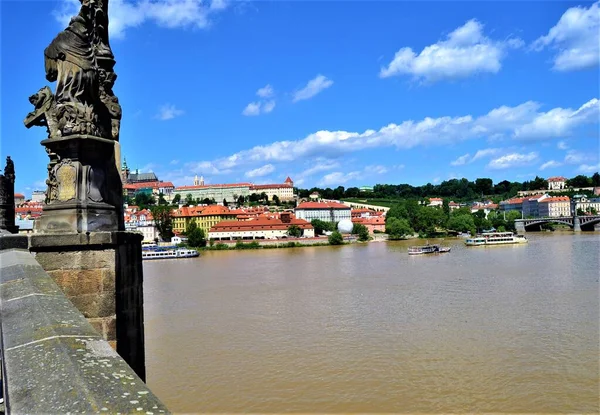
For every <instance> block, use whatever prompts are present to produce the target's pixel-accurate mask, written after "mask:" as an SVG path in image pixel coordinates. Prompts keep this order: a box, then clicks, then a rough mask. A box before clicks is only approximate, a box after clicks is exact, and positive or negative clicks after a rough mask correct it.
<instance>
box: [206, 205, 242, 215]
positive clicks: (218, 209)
mask: <svg viewBox="0 0 600 415" xmlns="http://www.w3.org/2000/svg"><path fill="white" fill-rule="evenodd" d="M215 215H233V216H235V215H236V213H234V212H233V211H231V210H230V209H228V208H226V207H225V206H221V205H210V206H206V207H205V208H204V209H203V210H202V212H201V213H200V216H215Z"/></svg>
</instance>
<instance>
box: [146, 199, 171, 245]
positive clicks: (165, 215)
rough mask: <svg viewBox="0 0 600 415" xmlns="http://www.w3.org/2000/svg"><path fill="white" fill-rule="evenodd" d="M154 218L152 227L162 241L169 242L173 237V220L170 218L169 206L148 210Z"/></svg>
mask: <svg viewBox="0 0 600 415" xmlns="http://www.w3.org/2000/svg"><path fill="white" fill-rule="evenodd" d="M150 211H151V212H152V217H153V218H154V225H155V226H156V229H158V233H159V235H160V237H161V239H162V240H163V241H167V240H169V241H170V240H171V238H172V237H173V220H172V218H171V207H170V206H154V207H153V208H151V209H150Z"/></svg>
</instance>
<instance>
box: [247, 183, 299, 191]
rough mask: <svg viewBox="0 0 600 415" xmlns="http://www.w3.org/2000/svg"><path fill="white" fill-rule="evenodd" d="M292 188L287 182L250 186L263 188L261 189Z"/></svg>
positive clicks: (256, 188)
mask: <svg viewBox="0 0 600 415" xmlns="http://www.w3.org/2000/svg"><path fill="white" fill-rule="evenodd" d="M282 188H285V189H293V188H294V186H292V185H291V184H288V183H281V184H255V185H252V186H250V190H263V189H282Z"/></svg>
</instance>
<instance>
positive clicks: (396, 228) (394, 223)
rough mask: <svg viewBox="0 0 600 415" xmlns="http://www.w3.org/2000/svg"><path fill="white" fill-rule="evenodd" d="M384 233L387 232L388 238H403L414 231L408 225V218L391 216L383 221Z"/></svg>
mask: <svg viewBox="0 0 600 415" xmlns="http://www.w3.org/2000/svg"><path fill="white" fill-rule="evenodd" d="M385 233H387V234H388V237H389V239H392V240H394V239H404V238H406V237H407V236H409V235H412V234H413V233H415V231H414V230H413V229H412V228H411V227H410V225H409V223H408V220H406V219H398V218H394V217H392V218H387V219H386V221H385Z"/></svg>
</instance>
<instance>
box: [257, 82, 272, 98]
mask: <svg viewBox="0 0 600 415" xmlns="http://www.w3.org/2000/svg"><path fill="white" fill-rule="evenodd" d="M274 93H275V92H274V91H273V87H272V86H271V85H270V84H267V85H265V86H264V87H262V88H260V89H259V90H258V91H256V95H258V96H259V97H261V98H270V97H272V96H273V94H274Z"/></svg>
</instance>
